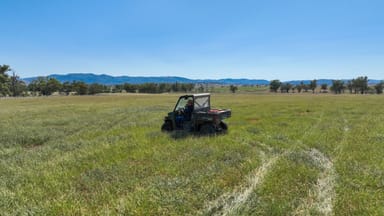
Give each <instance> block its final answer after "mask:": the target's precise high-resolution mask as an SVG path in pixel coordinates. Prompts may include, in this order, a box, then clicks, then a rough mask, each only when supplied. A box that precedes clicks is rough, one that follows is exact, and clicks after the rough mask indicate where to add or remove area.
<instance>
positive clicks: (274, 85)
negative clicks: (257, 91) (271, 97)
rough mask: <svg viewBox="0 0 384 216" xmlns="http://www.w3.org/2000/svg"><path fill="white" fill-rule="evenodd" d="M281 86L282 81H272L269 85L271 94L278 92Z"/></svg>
mask: <svg viewBox="0 0 384 216" xmlns="http://www.w3.org/2000/svg"><path fill="white" fill-rule="evenodd" d="M280 86H281V82H280V80H272V81H271V82H270V83H269V89H270V90H271V92H277V90H278V89H279V88H280Z"/></svg>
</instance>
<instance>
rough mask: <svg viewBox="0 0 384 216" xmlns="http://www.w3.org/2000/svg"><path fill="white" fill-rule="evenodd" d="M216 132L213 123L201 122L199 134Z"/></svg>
mask: <svg viewBox="0 0 384 216" xmlns="http://www.w3.org/2000/svg"><path fill="white" fill-rule="evenodd" d="M214 133H216V128H215V126H214V125H213V124H203V125H202V126H201V127H200V134H201V135H211V134H214Z"/></svg>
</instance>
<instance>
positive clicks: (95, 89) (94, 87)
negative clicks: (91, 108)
mask: <svg viewBox="0 0 384 216" xmlns="http://www.w3.org/2000/svg"><path fill="white" fill-rule="evenodd" d="M104 90H105V86H104V85H101V84H98V83H92V84H90V85H88V94H90V95H94V94H99V93H103V92H104Z"/></svg>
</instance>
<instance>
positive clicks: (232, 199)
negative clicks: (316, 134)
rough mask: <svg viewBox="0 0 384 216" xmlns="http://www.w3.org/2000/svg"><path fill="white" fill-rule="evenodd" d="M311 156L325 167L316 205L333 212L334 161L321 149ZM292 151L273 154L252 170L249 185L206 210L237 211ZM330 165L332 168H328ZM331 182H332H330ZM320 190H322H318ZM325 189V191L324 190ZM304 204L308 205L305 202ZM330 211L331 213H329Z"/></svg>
mask: <svg viewBox="0 0 384 216" xmlns="http://www.w3.org/2000/svg"><path fill="white" fill-rule="evenodd" d="M323 115H324V111H323V112H321V114H320V116H319V118H318V121H317V122H316V123H315V124H313V125H312V126H310V127H308V129H306V130H305V133H304V134H303V135H302V136H301V138H300V139H299V140H298V143H302V140H303V139H304V138H305V137H307V136H309V135H310V134H311V133H312V131H313V130H314V129H315V128H317V127H318V126H319V125H320V123H321V121H322V120H323ZM310 152H312V154H310V156H311V157H312V158H313V160H314V161H315V163H319V167H324V170H325V171H324V172H323V173H322V175H323V177H321V178H319V180H318V183H317V186H316V187H317V190H316V194H318V196H317V200H319V201H316V205H317V206H319V212H324V213H326V214H327V215H329V214H330V213H332V200H333V196H332V195H331V196H329V195H328V193H333V179H334V175H330V174H328V172H331V173H334V171H333V164H332V162H331V161H330V160H329V159H328V158H327V157H325V156H324V155H323V154H322V153H321V152H320V151H318V150H316V149H314V150H312V151H310ZM289 153H290V152H289V151H285V152H283V153H281V154H277V155H273V156H272V157H270V158H269V159H267V160H266V161H264V162H263V164H262V165H261V166H260V167H259V168H258V169H256V170H255V171H253V172H252V174H251V175H250V176H248V182H247V185H246V186H245V187H244V186H243V187H241V186H240V187H238V188H237V189H235V190H234V191H233V192H232V193H225V194H223V195H221V196H220V197H219V198H218V199H216V200H214V201H213V202H211V203H209V204H208V205H207V206H208V207H207V208H206V209H208V210H207V211H206V212H207V213H208V214H209V215H229V214H231V213H232V212H234V211H236V210H237V209H238V208H239V207H241V206H242V205H243V204H244V203H245V202H246V201H247V200H248V198H249V197H250V195H251V194H252V193H253V191H254V190H255V189H256V188H257V187H258V186H259V185H260V184H262V183H263V180H264V178H265V176H266V174H267V173H268V172H269V171H270V170H271V168H272V167H273V166H274V165H275V163H276V162H277V161H278V160H279V159H280V158H281V157H284V156H286V155H288V154H289ZM260 154H261V157H262V158H265V157H266V154H265V152H261V153H260ZM328 167H330V168H328ZM329 183H331V184H329ZM318 191H321V193H320V192H318ZM322 191H325V192H322ZM303 206H307V205H305V204H303ZM328 212H329V213H328Z"/></svg>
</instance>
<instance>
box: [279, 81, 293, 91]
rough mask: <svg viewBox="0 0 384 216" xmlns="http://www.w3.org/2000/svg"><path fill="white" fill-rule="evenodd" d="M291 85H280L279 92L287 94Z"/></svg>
mask: <svg viewBox="0 0 384 216" xmlns="http://www.w3.org/2000/svg"><path fill="white" fill-rule="evenodd" d="M291 88H292V85H291V84H290V83H281V85H280V91H281V93H283V92H285V93H289V90H291Z"/></svg>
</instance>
